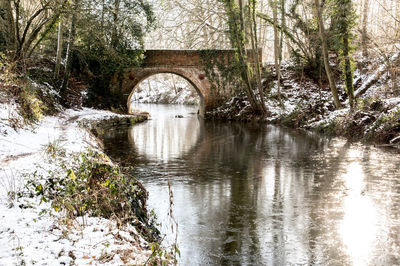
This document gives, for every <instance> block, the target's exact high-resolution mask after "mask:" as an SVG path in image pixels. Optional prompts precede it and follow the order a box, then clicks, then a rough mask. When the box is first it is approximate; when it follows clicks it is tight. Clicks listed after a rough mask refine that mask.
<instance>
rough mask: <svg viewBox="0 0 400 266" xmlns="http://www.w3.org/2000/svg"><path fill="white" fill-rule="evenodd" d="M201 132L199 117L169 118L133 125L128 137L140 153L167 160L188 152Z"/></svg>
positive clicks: (131, 144) (132, 145)
mask: <svg viewBox="0 0 400 266" xmlns="http://www.w3.org/2000/svg"><path fill="white" fill-rule="evenodd" d="M199 134H200V122H199V120H198V119H193V118H189V119H186V118H183V119H177V118H169V119H158V120H157V121H156V123H152V121H149V122H147V123H144V124H141V125H138V126H135V127H132V128H131V129H130V131H129V134H128V138H129V143H130V146H131V147H134V148H135V149H137V150H138V153H139V154H141V155H144V156H146V157H151V158H152V159H157V160H161V161H163V162H167V161H169V160H171V159H173V158H178V157H180V156H181V155H182V154H184V153H186V152H187V151H188V150H189V149H190V148H191V147H192V146H193V144H195V143H196V141H197V139H198V138H199Z"/></svg>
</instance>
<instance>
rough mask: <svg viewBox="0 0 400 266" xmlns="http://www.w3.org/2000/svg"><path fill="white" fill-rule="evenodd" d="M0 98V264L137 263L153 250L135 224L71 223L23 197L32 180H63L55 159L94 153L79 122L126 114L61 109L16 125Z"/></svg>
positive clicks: (10, 103)
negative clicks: (56, 177)
mask: <svg viewBox="0 0 400 266" xmlns="http://www.w3.org/2000/svg"><path fill="white" fill-rule="evenodd" d="M0 93H2V92H0ZM0 99H1V101H0V187H1V189H0V221H1V222H0V247H1V248H0V265H26V264H28V265H33V264H35V265H83V264H85V265H86V264H91V265H97V264H102V265H126V264H131V265H143V264H144V263H145V262H146V261H147V260H148V259H149V258H150V257H151V256H152V254H153V252H152V249H151V248H152V246H151V243H149V242H148V241H147V240H146V239H145V238H144V237H142V236H141V234H140V233H139V232H138V230H137V228H136V227H135V226H132V225H125V226H121V225H118V224H117V221H116V220H113V219H105V218H101V217H90V216H88V215H86V216H83V217H75V218H72V219H71V218H69V217H68V216H66V215H65V213H63V212H58V211H57V210H56V209H55V208H54V206H53V205H52V202H51V201H48V202H42V200H41V197H39V196H38V195H32V193H27V191H29V190H31V189H32V188H29V186H30V184H31V182H32V179H33V178H34V177H41V178H42V179H49V180H50V178H52V175H54V173H56V174H59V175H61V176H66V175H67V174H66V173H65V172H63V169H62V168H60V167H59V164H58V163H57V161H60V160H61V159H60V157H59V156H62V158H63V159H66V161H67V162H68V160H72V158H73V155H75V154H80V153H82V152H87V151H88V150H96V151H98V152H101V144H100V143H99V142H98V140H97V139H96V138H95V137H94V136H93V135H92V134H91V133H90V131H89V130H87V129H85V128H83V127H82V126H81V124H82V123H83V122H82V121H85V123H86V122H87V121H97V120H104V119H109V118H115V117H117V118H125V117H127V119H130V117H131V116H129V117H128V116H122V115H117V114H114V113H111V112H108V111H98V110H93V109H88V108H84V109H81V110H79V111H74V110H72V109H67V110H64V111H62V112H60V113H58V114H57V115H55V116H46V117H44V118H42V119H41V120H40V121H39V122H36V123H32V124H31V125H24V126H22V121H23V120H24V118H23V117H21V115H20V112H18V108H19V107H18V105H19V104H18V103H16V102H15V101H14V100H12V99H11V100H10V98H8V97H6V96H5V95H2V97H0ZM61 151H62V155H58V154H59V153H61ZM57 165H58V166H57ZM39 181H44V180H39ZM36 190H37V189H36ZM36 192H37V191H36ZM30 194H31V195H30Z"/></svg>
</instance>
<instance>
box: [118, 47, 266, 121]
mask: <svg viewBox="0 0 400 266" xmlns="http://www.w3.org/2000/svg"><path fill="white" fill-rule="evenodd" d="M202 53H206V54H212V55H215V57H217V59H218V60H217V61H218V62H224V63H226V64H229V62H234V56H235V51H234V50H147V51H145V52H144V62H143V65H142V66H141V67H139V68H128V69H126V70H125V71H124V72H123V73H122V74H117V75H115V76H114V77H113V80H112V82H111V84H112V86H111V94H112V95H113V96H115V97H118V98H119V99H121V101H122V102H121V104H124V105H125V104H127V107H128V110H130V104H131V97H132V94H133V92H134V91H135V89H136V88H137V87H138V86H139V84H140V83H141V82H142V81H143V80H145V79H146V78H148V77H150V76H152V75H156V74H162V73H171V74H175V75H178V76H181V77H182V78H184V79H186V80H187V81H188V82H189V83H190V84H191V85H192V86H193V87H194V88H195V90H196V91H197V93H198V95H199V98H200V106H199V109H200V110H199V114H200V115H201V116H204V114H205V112H206V111H207V110H209V109H210V107H212V106H213V105H214V103H215V101H216V100H218V99H215V96H214V95H213V94H212V93H211V87H212V83H211V81H210V80H208V78H207V77H206V74H205V69H206V65H205V64H206V62H205V59H204V58H203V57H204V56H202ZM253 55H254V54H253V53H251V52H248V58H249V63H252V62H255V60H254V56H253ZM259 55H260V56H259V58H258V60H259V61H260V62H262V57H261V55H262V52H261V51H260V52H259ZM213 59H216V58H213ZM214 69H215V71H218V70H217V68H216V67H214Z"/></svg>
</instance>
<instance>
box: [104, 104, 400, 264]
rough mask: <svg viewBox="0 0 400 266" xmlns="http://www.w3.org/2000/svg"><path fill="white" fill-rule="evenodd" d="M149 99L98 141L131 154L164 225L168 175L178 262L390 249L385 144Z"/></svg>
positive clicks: (395, 243)
mask: <svg viewBox="0 0 400 266" xmlns="http://www.w3.org/2000/svg"><path fill="white" fill-rule="evenodd" d="M152 108H155V110H154V111H155V113H156V114H155V115H154V118H153V120H152V121H149V122H147V123H145V124H142V125H138V126H135V127H133V128H130V129H128V128H125V129H123V128H119V129H118V130H115V131H116V132H118V133H111V132H109V134H108V136H106V137H105V139H104V141H105V147H106V151H107V152H108V153H109V154H110V155H111V156H112V157H114V158H116V159H118V160H119V161H121V162H125V163H128V164H132V163H133V164H136V175H137V176H138V177H139V178H140V179H141V181H143V183H144V184H145V186H146V187H147V188H148V190H149V193H150V200H149V204H150V206H151V207H152V208H154V209H155V211H156V213H157V214H158V216H159V219H160V221H163V222H164V224H163V229H164V231H165V232H168V230H169V226H168V223H167V221H168V219H167V209H168V188H167V179H168V178H170V179H171V180H172V188H173V191H174V203H175V206H174V214H175V217H176V219H177V222H178V224H179V236H178V242H179V246H180V250H181V253H182V257H181V260H180V263H181V264H182V265H204V264H214V265H290V264H296V265H298V264H304V265H310V264H312V265H392V264H395V263H396V262H398V261H399V260H400V219H399V218H400V217H399V210H400V179H399V177H400V170H399V169H400V168H399V163H400V158H399V156H398V153H397V152H395V151H383V150H380V149H377V148H374V147H371V146H362V145H357V144H349V143H347V142H346V141H344V140H343V139H338V138H335V139H328V138H322V137H319V136H316V135H313V134H308V133H304V132H296V131H293V130H287V129H284V128H277V127H273V126H260V125H241V124H235V123H213V122H207V123H204V122H201V121H200V120H198V119H197V117H196V116H195V115H192V116H190V115H188V113H191V112H192V110H188V111H186V112H185V113H186V115H185V116H186V118H183V119H175V118H174V116H175V114H174V112H176V110H175V111H171V109H168V108H167V107H161V109H158V108H159V107H154V106H152ZM165 108H167V109H168V110H169V111H166V110H165ZM175 108H176V107H175ZM143 109H146V106H144V107H143ZM147 110H148V109H147ZM150 112H151V110H150ZM178 112H181V113H182V112H184V110H178ZM172 114H174V115H172ZM163 115H166V116H169V118H168V119H164V118H162V117H163ZM159 116H161V117H159ZM188 116H189V117H188ZM121 147H126V149H123V148H121Z"/></svg>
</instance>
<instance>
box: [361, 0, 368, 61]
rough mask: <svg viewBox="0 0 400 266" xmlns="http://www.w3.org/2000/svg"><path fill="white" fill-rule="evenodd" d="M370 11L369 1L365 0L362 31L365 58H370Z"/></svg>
mask: <svg viewBox="0 0 400 266" xmlns="http://www.w3.org/2000/svg"><path fill="white" fill-rule="evenodd" d="M368 10H369V0H364V3H363V15H362V29H361V46H362V53H363V56H368V46H367V45H368V32H367V26H368Z"/></svg>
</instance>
